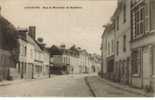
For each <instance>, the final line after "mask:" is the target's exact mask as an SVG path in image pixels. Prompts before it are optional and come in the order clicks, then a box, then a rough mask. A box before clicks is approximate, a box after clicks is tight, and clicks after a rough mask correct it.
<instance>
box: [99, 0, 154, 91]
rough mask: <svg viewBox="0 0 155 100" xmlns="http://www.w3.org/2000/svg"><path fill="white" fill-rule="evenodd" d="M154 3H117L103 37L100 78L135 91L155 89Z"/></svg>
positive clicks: (151, 0)
mask: <svg viewBox="0 0 155 100" xmlns="http://www.w3.org/2000/svg"><path fill="white" fill-rule="evenodd" d="M154 7H155V1H154V0H118V4H117V9H116V10H115V12H114V14H113V16H112V17H111V22H110V23H109V24H107V25H104V27H105V30H104V33H103V35H102V44H101V53H102V64H101V65H102V67H101V68H102V76H103V77H105V78H108V79H110V80H112V81H115V82H119V83H121V84H127V85H130V86H133V87H137V88H149V89H153V88H154V87H155V63H154V62H155V61H154V60H155V59H154V57H155V55H154V54H155V49H154V48H155V46H154V44H155V19H154V17H155V14H154V12H155V8H154Z"/></svg>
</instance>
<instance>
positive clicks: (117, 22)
mask: <svg viewBox="0 0 155 100" xmlns="http://www.w3.org/2000/svg"><path fill="white" fill-rule="evenodd" d="M116 24H117V25H116V27H117V30H119V16H118V17H117V21H116Z"/></svg>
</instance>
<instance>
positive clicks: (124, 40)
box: [123, 35, 126, 52]
mask: <svg viewBox="0 0 155 100" xmlns="http://www.w3.org/2000/svg"><path fill="white" fill-rule="evenodd" d="M123 51H124V52H126V35H124V36H123Z"/></svg>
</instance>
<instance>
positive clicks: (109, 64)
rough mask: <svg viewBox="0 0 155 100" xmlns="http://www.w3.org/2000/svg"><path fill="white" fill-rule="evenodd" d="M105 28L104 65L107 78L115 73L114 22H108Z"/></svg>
mask: <svg viewBox="0 0 155 100" xmlns="http://www.w3.org/2000/svg"><path fill="white" fill-rule="evenodd" d="M104 27H105V30H104V33H103V35H102V48H101V52H102V66H103V74H104V76H105V77H106V78H110V79H111V77H113V74H114V63H115V60H114V57H115V54H114V43H115V42H114V37H115V33H114V24H113V23H111V24H107V25H105V26H104Z"/></svg>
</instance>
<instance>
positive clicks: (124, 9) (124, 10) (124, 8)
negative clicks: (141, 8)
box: [123, 3, 126, 23]
mask: <svg viewBox="0 0 155 100" xmlns="http://www.w3.org/2000/svg"><path fill="white" fill-rule="evenodd" d="M123 22H124V23H125V22H126V3H124V5H123Z"/></svg>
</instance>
